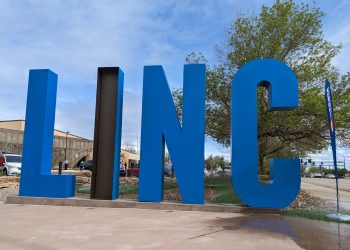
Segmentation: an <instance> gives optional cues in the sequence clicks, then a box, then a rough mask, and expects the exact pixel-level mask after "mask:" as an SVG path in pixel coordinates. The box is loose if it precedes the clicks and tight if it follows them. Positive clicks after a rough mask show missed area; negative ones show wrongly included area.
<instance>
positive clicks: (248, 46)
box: [174, 0, 350, 172]
mask: <svg viewBox="0 0 350 250" xmlns="http://www.w3.org/2000/svg"><path fill="white" fill-rule="evenodd" d="M324 15H325V14H324V13H323V12H322V11H321V10H320V9H319V8H318V7H317V6H316V4H315V3H313V4H312V5H309V4H304V3H301V4H297V3H295V2H294V1H292V0H289V1H279V0H277V1H276V2H275V4H274V5H272V6H271V7H267V6H263V7H262V8H261V12H260V14H258V15H256V16H250V17H247V16H245V15H243V14H241V15H239V16H238V17H237V18H236V19H234V20H233V21H232V24H231V26H230V28H229V29H228V31H227V40H226V43H225V45H224V46H221V47H219V46H218V47H217V52H218V53H217V54H218V61H219V63H218V64H217V65H214V66H207V103H206V134H207V135H208V136H210V137H212V138H213V139H214V140H215V141H217V142H218V143H219V144H221V145H223V146H227V147H228V146H229V145H230V119H231V114H230V93H231V82H232V79H233V76H234V74H235V73H236V72H237V70H238V69H239V68H240V67H241V66H243V65H244V64H245V63H247V62H249V61H250V60H253V59H258V58H274V59H277V60H280V61H283V62H285V63H286V64H287V65H288V66H289V67H291V68H292V69H293V71H294V72H295V74H296V76H297V79H298V83H299V108H298V109H296V110H295V111H290V112H269V111H268V109H267V94H266V90H265V89H263V88H259V91H258V97H257V98H258V146H259V171H260V172H261V171H262V170H263V166H264V164H263V163H264V159H266V158H273V157H304V156H305V155H307V154H309V153H316V152H319V151H321V150H323V149H325V148H326V147H327V146H328V144H329V143H328V139H329V137H328V126H327V114H326V109H325V98H324V89H323V86H324V82H325V79H329V80H330V82H331V83H332V88H333V102H334V105H335V124H336V126H337V135H338V138H340V140H341V141H342V142H343V143H344V144H349V143H350V134H349V128H350V73H347V74H346V75H343V76H341V75H340V73H339V71H338V69H336V68H335V67H333V66H332V64H331V61H332V59H333V58H334V57H335V56H336V55H337V54H338V53H339V50H340V48H341V45H333V44H331V43H330V42H328V41H327V40H325V38H324V37H323V33H322V18H323V16H324ZM186 61H187V62H188V63H206V60H205V57H204V56H203V55H202V54H201V53H194V52H193V53H191V54H190V55H189V56H188V57H187V58H186ZM181 96H182V92H181V90H176V91H174V98H175V101H176V103H177V105H176V106H177V108H178V112H179V114H180V115H181V104H182V99H181Z"/></svg>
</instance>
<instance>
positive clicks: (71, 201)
mask: <svg viewBox="0 0 350 250" xmlns="http://www.w3.org/2000/svg"><path fill="white" fill-rule="evenodd" d="M6 203H7V204H22V205H52V206H77V207H105V208H137V209H154V210H177V211H202V212H220V213H249V214H279V209H261V208H259V209H257V208H251V207H248V206H243V205H234V204H230V205H226V204H222V205H216V204H204V205H193V204H182V203H172V202H159V203H158V202H138V201H135V200H126V199H117V200H97V199H84V198H80V197H76V198H75V197H74V198H42V197H28V196H8V197H7V201H6Z"/></svg>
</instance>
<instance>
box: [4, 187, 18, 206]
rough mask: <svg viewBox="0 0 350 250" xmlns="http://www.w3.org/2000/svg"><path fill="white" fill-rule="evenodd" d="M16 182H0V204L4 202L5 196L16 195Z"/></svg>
mask: <svg viewBox="0 0 350 250" xmlns="http://www.w3.org/2000/svg"><path fill="white" fill-rule="evenodd" d="M18 187H19V184H18V183H0V204H2V203H4V202H6V199H7V196H9V195H10V196H12V195H18Z"/></svg>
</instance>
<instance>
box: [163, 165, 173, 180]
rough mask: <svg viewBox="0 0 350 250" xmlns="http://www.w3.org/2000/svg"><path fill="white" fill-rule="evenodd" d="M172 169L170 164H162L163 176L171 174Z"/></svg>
mask: <svg viewBox="0 0 350 250" xmlns="http://www.w3.org/2000/svg"><path fill="white" fill-rule="evenodd" d="M173 172H174V170H173V166H172V165H171V164H164V175H165V176H168V177H170V176H173V174H174V173H173Z"/></svg>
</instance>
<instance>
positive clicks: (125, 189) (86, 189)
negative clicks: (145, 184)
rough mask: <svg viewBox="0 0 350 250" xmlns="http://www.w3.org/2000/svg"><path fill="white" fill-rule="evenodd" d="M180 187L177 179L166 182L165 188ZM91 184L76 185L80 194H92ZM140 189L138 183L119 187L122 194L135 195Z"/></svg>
mask: <svg viewBox="0 0 350 250" xmlns="http://www.w3.org/2000/svg"><path fill="white" fill-rule="evenodd" d="M174 188H178V186H177V183H176V182H175V181H170V182H164V190H170V189H174ZM90 189H91V188H90V186H81V185H76V188H75V190H76V192H77V193H80V194H90ZM138 191H139V189H138V185H130V186H120V187H119V194H120V195H133V194H137V193H138Z"/></svg>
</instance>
